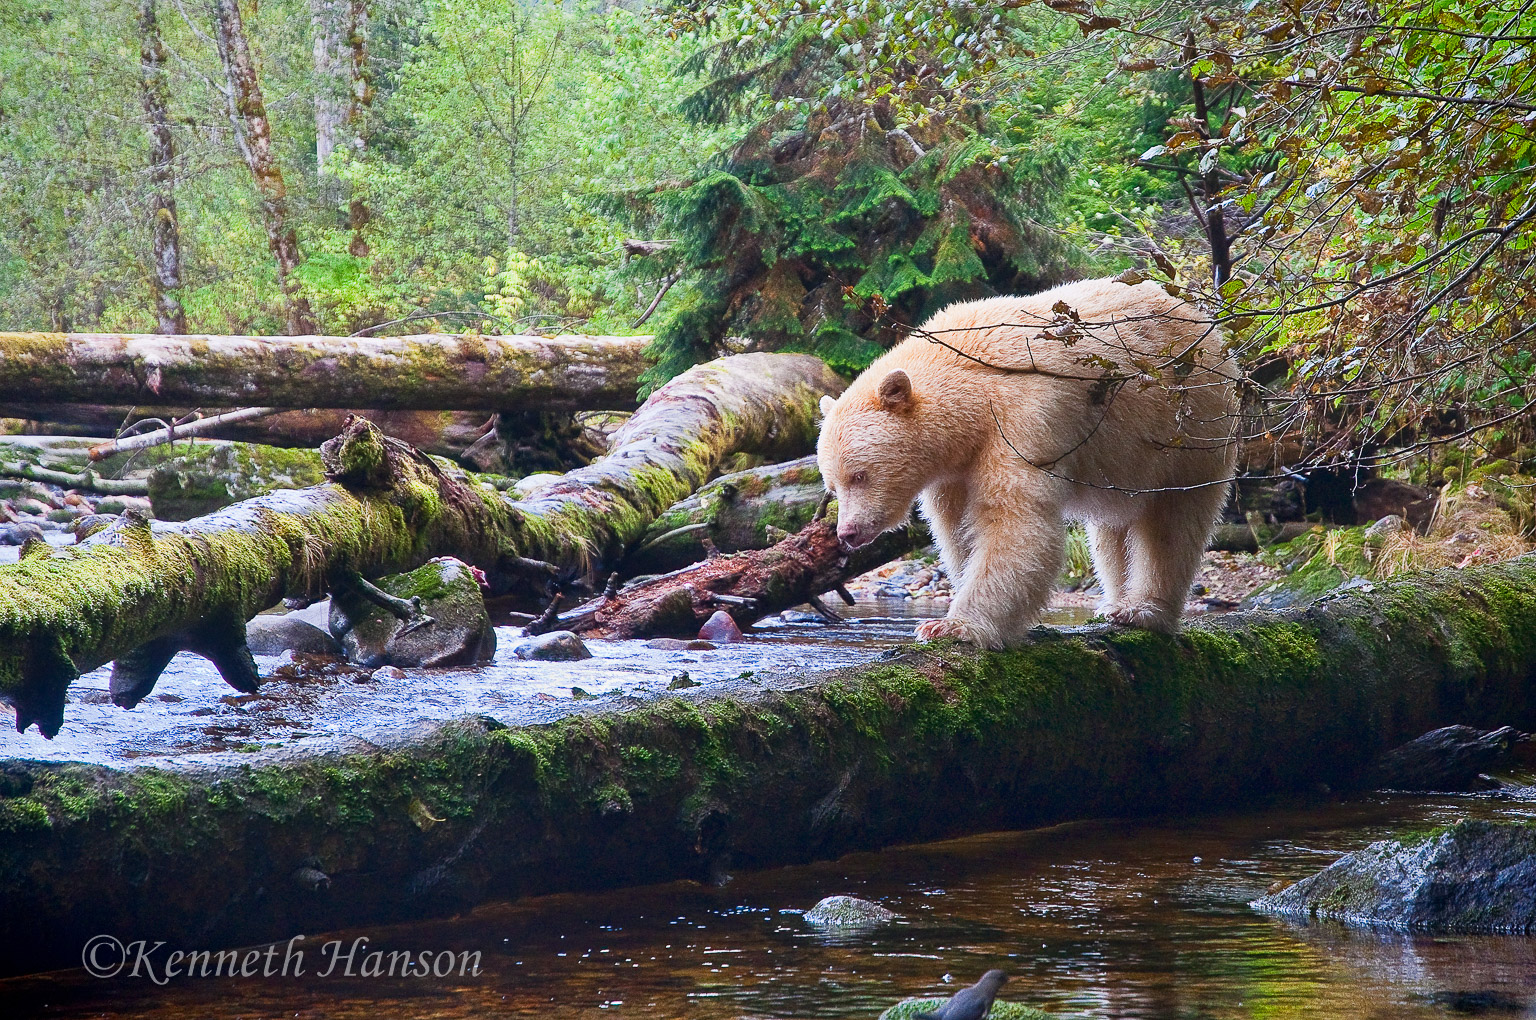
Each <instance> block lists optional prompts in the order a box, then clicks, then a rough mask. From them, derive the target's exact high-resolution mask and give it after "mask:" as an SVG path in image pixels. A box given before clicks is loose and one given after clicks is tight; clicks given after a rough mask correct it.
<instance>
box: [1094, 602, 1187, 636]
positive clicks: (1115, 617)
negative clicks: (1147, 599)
mask: <svg viewBox="0 0 1536 1020" xmlns="http://www.w3.org/2000/svg"><path fill="white" fill-rule="evenodd" d="M1105 615H1106V616H1107V617H1108V618H1109V622H1110V623H1118V624H1119V625H1120V626H1122V627H1140V628H1142V629H1143V630H1160V631H1162V632H1163V633H1165V634H1172V633H1173V632H1175V631H1177V630H1178V629H1179V614H1178V611H1177V610H1172V611H1170V610H1167V609H1163V608H1162V607H1160V606H1154V605H1150V604H1147V605H1139V606H1120V607H1118V608H1116V609H1112V610H1110V611H1109V612H1108V613H1106V614H1105Z"/></svg>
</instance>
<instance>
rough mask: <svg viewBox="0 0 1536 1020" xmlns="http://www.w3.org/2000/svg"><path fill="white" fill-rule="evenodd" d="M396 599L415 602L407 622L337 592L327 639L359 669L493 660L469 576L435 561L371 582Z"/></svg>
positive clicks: (466, 569)
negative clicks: (338, 644) (413, 613)
mask: <svg viewBox="0 0 1536 1020" xmlns="http://www.w3.org/2000/svg"><path fill="white" fill-rule="evenodd" d="M376 583H377V585H378V587H379V588H382V589H383V590H384V591H385V592H387V593H388V594H390V595H393V596H395V597H396V598H399V599H405V600H407V601H410V600H412V599H419V600H420V601H419V604H418V615H417V616H416V617H414V618H412V619H409V620H402V619H400V618H399V617H398V616H396V615H394V614H393V613H391V612H389V611H388V610H386V609H383V608H381V607H379V606H377V605H375V604H374V603H372V602H370V601H368V600H367V599H366V598H364V597H363V595H362V594H361V593H360V592H357V591H354V590H349V589H346V588H343V589H342V590H340V591H338V592H336V593H335V594H333V595H332V597H331V608H330V629H331V634H332V635H333V636H335V637H336V639H337V640H338V641H340V642H341V647H342V650H343V652H344V653H345V654H346V656H347V659H348V660H350V661H352V662H355V663H357V664H358V665H359V666H411V667H416V666H469V665H473V664H474V663H477V662H486V661H488V660H489V659H490V658H491V656H493V655H495V654H496V630H495V628H494V627H492V626H491V618H490V616H489V615H488V614H487V613H486V611H485V597H484V595H483V594H482V593H481V591H480V582H479V580H478V579H477V578H476V577H475V571H474V569H473V568H472V567H470V566H469V565H468V564H466V563H464V562H463V561H462V560H457V559H455V558H453V557H452V556H440V557H438V558H437V559H435V560H432V561H431V562H430V563H427V564H425V565H424V566H421V567H418V568H417V569H415V570H412V571H411V572H409V573H406V574H393V575H391V576H389V577H385V578H381V579H380V580H379V581H377V582H376Z"/></svg>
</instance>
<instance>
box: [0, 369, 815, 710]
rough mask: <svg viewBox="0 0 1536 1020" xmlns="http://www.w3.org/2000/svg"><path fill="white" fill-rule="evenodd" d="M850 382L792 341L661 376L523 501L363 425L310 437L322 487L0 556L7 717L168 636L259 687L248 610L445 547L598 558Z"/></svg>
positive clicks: (157, 652)
mask: <svg viewBox="0 0 1536 1020" xmlns="http://www.w3.org/2000/svg"><path fill="white" fill-rule="evenodd" d="M842 385H843V384H842V381H841V380H840V379H839V378H838V377H837V375H836V374H835V373H833V372H832V371H831V370H830V369H829V368H827V367H826V366H825V365H824V364H822V362H820V361H818V360H817V359H815V358H811V357H807V356H804V355H778V354H747V355H739V356H737V357H733V358H724V359H721V360H720V361H716V362H712V363H710V364H708V365H701V366H699V367H697V368H694V369H692V370H690V371H688V372H686V373H684V374H683V375H681V376H679V377H678V378H677V379H674V380H673V381H672V382H670V383H668V384H667V385H666V386H664V387H662V388H661V389H660V390H658V391H657V392H656V393H655V394H654V395H653V396H652V397H651V399H650V400H648V401H647V402H646V405H645V407H644V408H643V409H641V410H640V411H639V412H637V413H636V414H635V415H634V417H632V418H631V419H630V420H629V422H627V423H626V424H625V426H624V427H623V428H621V429H620V430H619V432H618V433H616V434H615V436H614V439H613V444H612V447H611V452H610V453H609V454H608V456H606V457H604V458H602V459H601V460H599V461H597V462H596V463H594V464H592V465H590V466H588V467H584V468H580V469H578V470H575V471H571V472H569V473H567V474H566V475H565V476H564V477H563V478H562V479H561V480H560V481H559V482H556V483H555V484H553V485H551V486H549V487H547V488H544V489H542V490H540V491H539V492H538V493H537V494H536V496H535V497H534V498H532V499H529V500H526V501H521V502H516V501H512V500H508V499H507V498H505V497H504V496H503V495H502V494H501V493H499V492H497V491H496V490H495V489H492V488H490V487H489V486H472V485H468V484H465V483H464V482H461V481H459V480H457V479H455V478H452V477H449V476H448V475H445V474H444V473H443V471H442V470H441V469H440V468H438V467H437V465H436V464H435V463H433V462H432V461H431V460H430V459H429V458H427V457H425V456H423V455H422V454H420V453H417V452H416V451H415V450H413V449H411V448H410V447H409V446H407V445H406V444H404V443H400V442H398V441H396V440H390V439H387V438H386V437H384V436H383V435H382V434H381V433H380V432H379V431H378V429H377V428H375V427H374V426H373V425H371V424H369V423H368V422H366V421H355V422H353V423H351V424H350V425H349V426H348V428H347V429H346V431H344V432H343V433H342V434H341V435H340V436H338V437H336V438H335V439H333V440H331V441H330V442H329V443H327V444H326V445H325V447H324V448H323V450H322V455H323V457H324V461H325V467H326V473H327V475H328V476H329V477H330V478H331V479H332V481H331V482H330V483H329V484H325V485H319V486H315V487H313V488H308V489H300V490H283V491H278V492H273V493H270V494H269V495H266V496H262V497H258V498H256V499H252V500H247V501H245V502H243V503H239V504H236V505H235V506H232V507H228V508H226V509H224V510H222V511H219V512H218V513H215V514H210V515H208V516H206V517H201V518H197V519H196V520H193V521H189V522H186V523H185V524H179V525H177V524H169V525H167V524H159V523H156V524H155V525H154V526H153V527H151V525H150V524H149V522H147V521H144V520H142V519H134V518H132V517H130V516H127V515H125V517H124V518H123V521H122V523H120V524H119V525H117V526H114V527H113V528H110V529H108V530H106V531H104V532H100V533H98V534H96V535H93V536H92V537H91V538H90V539H88V540H87V542H86V543H85V544H83V545H81V546H77V547H74V548H72V549H68V550H63V551H60V552H57V553H54V554H53V555H51V556H49V555H36V556H31V557H28V558H26V559H24V560H22V561H21V562H20V563H18V564H16V565H14V566H10V567H5V568H0V700H4V701H6V702H7V703H9V704H11V705H12V706H14V708H15V709H16V725H17V728H18V729H22V730H24V729H25V728H26V727H27V726H29V725H31V724H33V723H36V724H37V726H38V728H39V729H40V730H41V731H42V732H43V733H44V734H47V735H51V734H53V733H56V732H58V729H59V727H60V726H61V725H62V723H63V712H64V691H65V688H66V687H67V686H68V685H69V684H70V683H71V682H73V681H74V679H75V678H76V677H77V676H78V675H79V673H80V672H81V671H83V670H88V669H94V668H95V667H97V666H99V665H101V664H102V663H104V662H108V661H111V660H113V659H117V660H118V669H117V670H116V671H115V672H114V677H113V691H112V692H113V697H114V700H116V701H117V702H118V703H119V704H123V705H125V706H129V705H132V704H134V703H136V702H137V701H138V700H140V699H141V698H143V697H144V696H145V694H146V693H147V692H148V689H149V687H150V686H152V685H153V683H154V680H155V678H156V677H157V676H158V674H159V672H160V670H161V669H163V668H164V666H165V665H166V663H168V662H169V660H170V658H171V656H172V655H174V654H175V652H176V651H177V650H179V649H191V650H193V651H197V652H199V653H200V654H204V655H207V656H208V657H209V658H210V659H212V660H213V661H214V663H215V665H217V666H218V667H219V670H220V673H221V674H222V675H223V676H224V678H225V679H226V680H227V681H229V682H230V684H231V685H232V686H235V687H236V688H238V689H242V690H248V689H251V688H253V687H254V686H255V684H256V682H257V677H256V671H255V666H254V664H253V663H252V661H251V656H250V652H249V651H248V650H247V649H246V648H245V643H244V625H245V621H246V620H248V619H249V618H250V617H251V616H252V615H254V614H255V613H257V612H258V611H260V610H262V609H264V608H267V607H269V606H271V605H274V604H275V603H276V602H277V601H278V600H280V599H282V598H284V597H300V598H317V597H319V596H320V595H321V594H322V593H323V592H324V591H325V590H327V589H328V587H329V586H331V585H332V584H334V583H335V581H336V579H337V578H339V577H344V576H348V575H350V574H352V573H353V572H360V573H362V574H364V575H367V576H375V575H379V574H386V573H393V572H397V571H401V570H407V569H410V568H412V567H415V566H418V565H419V564H421V563H423V562H425V561H426V560H427V559H428V558H430V557H431V556H434V555H437V554H440V553H450V552H451V553H453V554H454V555H456V556H458V557H460V558H461V559H464V560H467V561H470V562H472V563H475V564H477V565H479V566H481V567H482V568H484V569H486V570H487V571H495V572H499V573H502V574H506V575H517V574H519V573H522V574H523V575H528V576H533V577H537V578H539V579H540V580H541V581H543V580H547V579H548V576H549V574H550V573H554V574H557V575H560V576H562V577H567V578H571V577H578V576H587V575H592V574H593V573H594V572H599V571H605V570H606V569H608V568H609V567H611V565H612V564H613V563H614V562H616V561H617V559H618V558H619V557H620V556H622V555H623V553H624V551H625V549H626V548H627V547H628V546H629V545H630V544H631V543H632V542H634V541H635V540H636V539H637V538H639V537H640V536H641V535H642V534H644V532H645V529H646V527H647V526H648V525H649V524H650V522H651V521H652V520H654V519H655V517H656V516H657V515H658V514H660V513H661V512H662V511H664V510H665V509H666V508H667V507H669V506H671V505H672V504H673V503H675V502H677V501H678V500H679V499H681V498H683V497H684V496H686V495H687V494H688V493H690V492H691V491H693V490H694V489H695V488H697V487H698V486H699V485H701V484H703V482H704V481H705V480H706V479H708V477H709V475H710V474H711V473H712V472H713V470H714V469H715V467H716V465H717V464H718V463H719V461H720V459H721V458H722V457H724V456H726V455H728V454H730V453H733V452H737V451H742V450H753V451H756V452H760V453H763V454H765V455H767V456H771V457H776V458H782V457H788V456H794V455H796V454H799V453H802V452H804V451H805V450H806V449H807V448H808V447H809V446H810V444H811V443H812V441H813V439H814V436H815V428H816V427H815V415H816V402H817V400H818V399H819V398H820V397H821V395H822V394H825V393H837V392H839V391H840V390H841V389H842Z"/></svg>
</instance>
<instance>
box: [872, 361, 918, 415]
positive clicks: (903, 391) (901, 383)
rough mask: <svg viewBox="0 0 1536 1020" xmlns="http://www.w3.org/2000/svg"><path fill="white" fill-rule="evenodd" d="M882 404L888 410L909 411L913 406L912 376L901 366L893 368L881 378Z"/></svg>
mask: <svg viewBox="0 0 1536 1020" xmlns="http://www.w3.org/2000/svg"><path fill="white" fill-rule="evenodd" d="M879 393H880V406H881V407H884V408H885V409H886V410H887V411H907V410H911V408H912V377H911V376H909V375H907V373H905V372H903V371H902V370H901V369H899V368H893V369H891V370H890V372H889V373H887V374H886V377H885V378H884V379H881V380H880V390H879Z"/></svg>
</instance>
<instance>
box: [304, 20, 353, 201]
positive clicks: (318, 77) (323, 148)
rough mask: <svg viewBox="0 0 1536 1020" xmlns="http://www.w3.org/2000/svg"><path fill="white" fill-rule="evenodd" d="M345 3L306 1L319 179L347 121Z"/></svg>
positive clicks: (316, 164) (316, 167) (316, 159)
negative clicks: (341, 83)
mask: <svg viewBox="0 0 1536 1020" xmlns="http://www.w3.org/2000/svg"><path fill="white" fill-rule="evenodd" d="M346 2H347V0H309V20H310V24H311V25H312V26H313V28H314V44H313V46H312V47H311V54H312V56H313V58H314V76H315V169H316V170H317V171H318V172H319V174H320V176H321V178H322V179H324V177H325V176H326V171H325V165H326V163H328V162H329V161H330V158H331V153H332V152H333V151H335V149H336V137H337V134H338V133H339V131H340V129H341V126H342V124H343V123H344V121H345V119H346V103H345V101H344V100H343V99H342V98H341V92H342V89H341V88H339V87H338V79H340V78H341V74H342V66H343V63H342V55H341V47H342V45H343V41H342V38H341V36H342V34H343V31H342V25H341V20H342V19H341V15H340V8H341V7H342V6H343V4H345V3H346Z"/></svg>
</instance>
